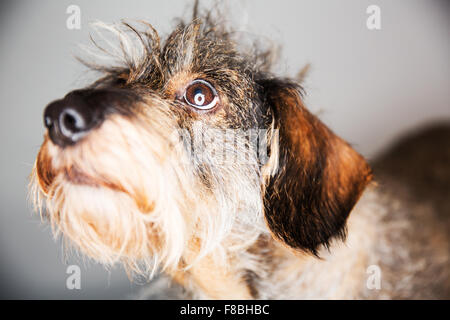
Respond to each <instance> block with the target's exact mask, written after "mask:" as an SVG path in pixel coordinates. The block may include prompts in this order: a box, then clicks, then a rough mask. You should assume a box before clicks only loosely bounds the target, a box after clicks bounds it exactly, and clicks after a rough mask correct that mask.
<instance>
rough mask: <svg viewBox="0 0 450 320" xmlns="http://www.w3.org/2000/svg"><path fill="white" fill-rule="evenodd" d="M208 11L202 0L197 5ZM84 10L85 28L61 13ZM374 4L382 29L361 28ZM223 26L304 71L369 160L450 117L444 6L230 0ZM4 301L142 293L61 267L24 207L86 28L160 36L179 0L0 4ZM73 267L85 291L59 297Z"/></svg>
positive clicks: (315, 106)
mask: <svg viewBox="0 0 450 320" xmlns="http://www.w3.org/2000/svg"><path fill="white" fill-rule="evenodd" d="M203 3H206V4H207V5H208V4H209V5H211V3H210V2H209V1H203ZM70 4H77V5H79V6H80V8H81V22H82V27H81V30H68V29H67V28H66V19H67V17H68V15H67V14H66V8H67V6H68V5H70ZM370 4H377V5H379V6H380V7H381V18H382V29H381V30H379V31H369V30H368V29H367V28H366V18H367V14H366V8H367V6H368V5H370ZM228 7H229V8H230V10H231V14H230V20H231V21H232V23H233V24H235V26H236V28H237V29H238V30H241V31H245V32H246V33H247V34H248V35H249V36H251V37H261V39H263V40H264V41H272V42H274V43H278V44H280V45H281V46H282V48H283V51H282V57H281V59H280V61H279V67H278V68H277V70H276V72H277V73H278V74H280V75H287V76H293V75H295V74H296V73H297V72H298V70H299V69H300V68H301V67H302V66H303V65H304V64H306V63H311V64H312V68H311V72H310V75H309V77H308V78H307V80H306V83H305V87H306V90H307V94H308V96H307V98H306V103H307V105H308V106H309V108H310V109H311V110H312V111H314V112H315V113H319V114H320V116H321V117H322V119H323V120H324V121H325V122H326V123H327V124H328V125H329V126H330V127H331V128H332V129H333V130H335V131H336V132H337V133H338V134H340V135H341V136H343V137H344V138H345V139H347V140H348V141H350V142H351V143H353V145H355V146H356V148H357V149H358V150H359V151H361V152H362V153H363V154H364V155H366V156H367V157H369V158H372V157H374V156H375V155H376V154H377V153H379V152H380V151H381V150H383V148H385V147H387V146H388V144H389V143H390V142H392V141H393V140H394V139H395V138H396V137H397V136H398V135H400V134H403V133H405V132H406V131H408V130H415V128H417V127H418V126H423V125H424V124H426V123H430V122H433V121H438V120H446V121H450V95H449V88H450V66H449V58H450V55H449V53H450V52H449V51H450V40H449V39H450V34H449V33H450V20H449V17H450V15H449V9H450V7H449V5H448V2H446V1H438V0H436V1H432V0H423V1H417V0H407V1H406V0H397V1H378V0H372V1H365V0H351V1H350V0H347V1H334V0H329V1H325V0H320V1H318V0H314V1H313V0H311V1H285V0H277V1H256V0H252V1H243V2H237V1H233V2H230V3H229V4H228ZM0 11H1V13H0V43H1V51H0V52H1V53H0V70H1V77H0V101H1V106H0V121H1V125H0V132H1V142H0V143H1V148H0V205H1V209H0V210H1V211H0V297H1V298H64V299H66V298H69V299H70V298H130V297H133V295H134V294H135V293H136V292H138V291H139V290H141V289H142V286H141V285H138V284H131V283H130V281H129V280H128V278H127V277H126V275H125V273H124V272H123V270H121V269H120V268H117V269H114V270H111V271H106V270H104V269H103V268H102V267H101V266H98V265H96V264H95V263H92V262H88V261H85V260H84V259H83V258H76V257H71V258H69V260H68V262H67V263H65V262H64V261H63V256H62V250H61V246H60V244H59V243H55V242H54V241H53V239H52V236H51V234H50V230H49V228H48V227H47V226H45V225H43V224H41V223H40V221H39V219H38V218H37V217H36V215H33V213H32V211H31V209H30V205H29V204H27V201H26V198H27V187H26V185H27V176H28V174H29V173H30V171H31V168H32V164H33V161H34V158H35V156H36V154H37V151H38V148H39V145H40V143H41V141H42V135H43V133H44V129H43V125H42V112H43V108H44V107H45V105H46V104H47V103H48V102H50V101H51V100H54V99H56V98H59V97H61V96H63V95H64V94H65V93H67V92H68V91H70V90H72V89H74V88H78V87H82V86H83V85H85V84H87V83H88V82H89V81H88V80H90V79H91V78H90V77H89V76H88V75H86V72H85V71H86V70H85V69H84V68H83V67H82V66H80V65H79V64H78V63H77V62H76V61H75V60H74V58H73V56H72V54H73V53H76V52H77V43H84V44H88V34H89V32H90V31H92V30H91V29H90V28H89V26H88V23H89V22H90V21H94V20H102V21H105V22H117V21H119V20H120V19H122V18H130V19H135V18H136V19H142V18H143V19H146V20H148V21H149V22H151V23H152V24H153V25H154V26H155V27H156V28H157V29H158V30H159V31H161V32H162V34H163V35H165V34H167V33H168V32H169V31H170V27H171V26H173V24H174V23H173V19H174V18H175V17H177V16H180V15H183V14H186V13H188V14H190V11H188V5H187V4H186V2H185V1H161V0H158V1H110V0H108V1H106V0H105V1H76V0H72V1H10V2H2V3H1V5H0ZM71 263H77V264H79V265H80V266H81V271H82V283H81V286H82V289H81V290H72V291H71V290H67V289H66V285H65V283H66V277H67V275H66V273H65V271H66V267H67V265H68V264H71Z"/></svg>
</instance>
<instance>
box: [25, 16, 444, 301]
mask: <svg viewBox="0 0 450 320" xmlns="http://www.w3.org/2000/svg"><path fill="white" fill-rule="evenodd" d="M197 16H198V12H197V8H196V9H195V13H194V20H193V21H192V22H191V23H184V22H180V23H179V25H178V26H177V27H176V29H175V31H174V32H173V33H171V34H170V35H169V37H168V38H167V39H166V40H165V41H161V39H160V38H159V35H158V34H157V32H156V31H155V30H154V28H153V27H152V26H151V25H150V24H148V23H146V22H140V23H139V24H140V26H141V27H140V28H141V29H138V27H137V26H132V25H130V24H129V23H126V22H124V23H123V24H120V25H107V24H104V23H96V25H95V26H96V27H97V28H100V29H103V30H106V31H109V32H110V33H112V34H113V35H114V36H115V37H116V38H117V39H118V41H116V42H114V41H112V40H111V39H109V38H108V37H106V36H104V34H103V33H101V36H100V38H101V40H102V41H101V42H102V43H100V42H99V41H98V40H93V41H94V43H95V45H96V48H97V51H96V52H95V56H96V60H97V61H98V60H102V59H103V58H102V57H106V61H107V63H106V64H102V63H101V61H100V62H92V61H91V60H83V62H84V63H85V64H86V65H88V66H89V67H90V68H92V69H94V70H97V71H99V72H101V73H102V76H101V78H100V79H99V80H98V81H96V82H95V83H94V84H93V85H92V86H90V88H91V89H92V90H97V89H101V88H103V89H105V90H108V89H109V88H114V90H121V91H124V92H133V93H134V95H135V96H137V97H139V98H133V99H132V101H127V102H126V103H123V104H125V106H124V107H121V108H125V109H126V112H121V113H112V114H109V115H108V116H107V118H106V120H105V121H104V122H103V123H102V124H101V126H99V127H98V128H96V129H95V130H93V131H92V132H91V133H89V135H88V136H86V137H85V138H83V139H82V140H81V141H80V142H79V143H77V144H76V145H74V146H69V147H66V148H64V149H62V148H60V147H58V146H56V145H55V144H53V143H52V142H51V140H50V138H49V137H48V136H46V137H45V138H44V143H43V145H42V147H41V150H40V152H39V154H38V157H37V160H36V164H35V168H34V170H33V174H32V186H31V188H32V192H33V193H34V194H35V199H36V201H35V203H36V207H37V210H40V211H41V212H43V211H44V210H45V212H46V214H47V215H48V216H47V217H48V219H49V220H50V222H51V224H52V227H53V230H54V233H55V234H62V235H64V236H65V237H67V238H68V239H69V241H70V242H71V243H73V244H74V245H75V246H76V248H78V249H80V250H81V251H82V252H84V253H86V254H87V255H89V256H90V257H92V258H94V259H96V260H98V261H100V262H102V263H104V264H105V265H112V264H114V263H117V262H121V263H124V264H125V265H126V266H127V267H128V268H129V269H130V270H132V271H135V272H138V273H141V274H145V275H150V276H151V275H153V273H154V271H155V270H156V269H157V268H158V267H161V268H162V269H163V270H164V271H165V272H166V273H167V274H168V275H170V277H171V278H173V279H174V280H175V282H177V283H179V284H180V285H181V286H182V287H184V288H185V289H186V290H187V292H188V294H189V296H191V297H198V298H241V299H247V298H337V297H344V298H357V297H381V298H385V297H386V298H388V297H396V296H402V295H401V294H398V293H399V292H400V291H398V290H397V288H396V287H395V285H394V283H395V282H396V280H397V279H396V278H395V276H394V277H392V276H391V275H389V272H391V270H392V265H393V263H394V261H397V260H396V259H397V258H396V254H399V253H398V252H395V254H393V251H392V250H391V249H390V247H389V243H390V242H389V241H390V240H388V239H389V237H390V234H391V233H392V232H394V233H395V232H397V231H398V230H400V229H402V230H403V226H400V225H399V226H398V228H397V227H394V226H393V225H391V227H390V228H391V229H388V228H384V227H382V226H381V223H382V220H383V219H384V217H385V216H387V211H386V209H385V207H383V205H375V204H374V203H377V202H378V201H379V199H380V198H379V195H378V194H377V192H375V191H368V192H367V194H366V195H365V196H364V197H363V199H362V201H361V202H360V204H359V205H358V206H357V208H356V209H355V212H354V214H353V215H352V218H351V219H350V220H349V232H348V233H349V239H348V242H347V246H344V245H342V244H341V245H340V246H339V245H337V243H340V242H339V241H338V239H343V238H345V234H346V233H345V225H346V222H347V217H348V215H349V213H350V211H351V210H352V208H353V205H354V204H355V202H356V201H357V200H358V199H359V197H360V195H361V193H362V191H363V189H364V187H365V186H366V185H367V184H368V182H369V181H370V179H371V173H370V168H369V167H368V166H367V164H366V162H365V161H364V159H363V158H362V157H361V156H360V155H358V154H357V153H356V152H355V151H354V150H353V149H352V148H351V147H350V146H349V145H347V144H346V143H345V142H344V141H342V140H341V139H339V138H338V137H337V136H335V135H334V134H333V133H332V132H331V131H330V130H329V129H327V128H326V127H325V126H324V125H323V124H322V123H321V122H320V121H319V120H318V119H317V118H315V117H314V116H313V115H311V114H310V113H309V112H308V111H307V110H306V109H305V108H304V107H303V105H302V103H301V88H300V87H299V85H298V84H295V83H294V82H293V81H289V80H280V79H276V78H273V77H272V76H271V75H270V74H269V73H268V65H269V63H268V61H270V59H269V57H270V51H264V50H263V51H258V50H256V49H254V48H253V49H251V50H249V48H247V49H245V48H244V49H243V48H239V46H238V44H237V43H236V42H235V41H234V39H233V34H232V33H231V32H230V31H228V30H226V28H225V27H223V26H222V25H220V24H219V25H217V24H216V23H214V19H213V18H212V17H211V15H209V14H208V15H206V16H205V17H204V19H203V21H202V19H199V18H198V17H197ZM199 78H200V79H208V81H209V82H210V83H211V84H212V85H213V86H214V87H215V88H216V90H217V91H218V94H219V96H220V105H219V106H218V107H217V108H216V109H214V110H213V111H211V112H200V111H194V110H192V109H191V108H189V107H188V106H187V105H186V104H184V103H183V102H182V101H181V99H180V96H181V94H182V92H183V90H184V88H185V87H186V86H187V84H188V83H189V82H190V81H192V80H195V79H199ZM252 128H263V129H266V130H268V134H267V135H266V136H265V137H264V140H265V141H264V142H265V144H266V145H267V146H269V158H268V161H266V162H264V163H263V162H262V161H261V159H260V158H259V157H258V150H257V148H256V147H255V145H253V144H251V143H249V141H248V140H247V139H246V137H245V136H244V135H238V136H236V141H235V143H234V144H233V146H232V147H231V148H228V150H227V152H228V153H227V155H231V157H230V158H225V159H222V158H221V159H220V161H219V159H218V157H217V146H218V143H217V141H220V139H221V138H222V136H223V133H224V132H226V130H235V129H238V130H247V129H252ZM180 132H183V133H184V134H185V136H184V138H186V137H187V138H188V140H190V141H197V139H200V138H201V139H200V140H201V141H204V142H205V141H206V143H203V144H202V145H201V146H200V147H196V148H195V149H194V152H189V151H192V150H188V149H189V148H187V147H186V145H185V142H186V141H185V139H181V138H183V137H180ZM242 155H245V161H244V162H240V161H236V159H237V158H240V157H242ZM400 224H401V223H400ZM395 226H396V225H395ZM392 228H393V229H394V230H392ZM405 228H406V229H407V228H408V226H406V227H405ZM380 244H381V245H380ZM327 248H330V250H331V251H327ZM380 250H381V252H380ZM383 250H388V251H389V252H385V251H383ZM310 253H313V254H315V255H317V256H320V257H321V259H318V258H317V257H314V256H313V255H311V254H310ZM377 255H378V256H377ZM386 255H389V257H391V258H392V259H394V260H393V261H391V262H389V261H388V258H386ZM377 257H378V258H377ZM385 262H386V263H385ZM411 263H413V262H411ZM439 263H444V264H445V263H448V255H447V256H446V257H443V258H442V261H440V262H439ZM370 264H379V265H380V266H382V268H383V267H385V269H384V270H386V271H387V274H388V276H387V277H386V286H384V289H386V290H385V291H383V294H379V292H377V291H376V292H368V291H367V288H366V286H365V280H366V274H365V269H366V268H367V266H368V265H370ZM392 272H393V271H392ZM411 274H414V272H411ZM405 290H406V291H408V290H411V289H405ZM405 296H407V294H405Z"/></svg>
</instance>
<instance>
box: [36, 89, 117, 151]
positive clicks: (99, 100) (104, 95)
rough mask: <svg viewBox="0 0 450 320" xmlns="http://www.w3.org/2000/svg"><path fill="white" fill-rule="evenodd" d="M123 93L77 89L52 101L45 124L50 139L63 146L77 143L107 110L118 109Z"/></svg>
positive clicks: (101, 120)
mask: <svg viewBox="0 0 450 320" xmlns="http://www.w3.org/2000/svg"><path fill="white" fill-rule="evenodd" d="M123 96H124V95H123V94H121V93H119V92H117V91H110V90H94V89H85V90H76V91H73V92H71V93H69V94H68V95H67V96H65V97H64V98H63V99H61V100H57V101H54V102H52V103H50V104H49V105H48V106H47V107H46V109H45V112H44V124H45V126H46V127H47V129H48V133H49V136H50V139H51V140H52V141H53V143H55V144H57V145H58V146H60V147H66V146H69V145H74V144H76V143H77V142H78V141H80V139H81V138H83V137H84V136H86V134H88V133H89V131H91V130H92V129H93V128H95V127H97V126H99V125H100V124H101V123H102V122H103V120H104V119H105V115H106V114H107V112H114V110H119V109H120V105H121V104H122V103H121V102H123Z"/></svg>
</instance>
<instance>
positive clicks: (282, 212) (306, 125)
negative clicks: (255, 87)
mask: <svg viewBox="0 0 450 320" xmlns="http://www.w3.org/2000/svg"><path fill="white" fill-rule="evenodd" d="M258 84H259V85H260V86H261V89H262V94H263V100H264V105H265V108H266V109H267V110H266V111H267V112H268V113H270V114H271V115H272V118H273V121H274V126H275V129H278V137H279V138H278V142H275V143H277V144H278V145H277V146H276V148H275V146H274V145H273V144H272V146H273V147H274V148H273V150H271V152H275V153H278V154H277V155H274V154H272V156H278V170H277V171H276V172H275V173H274V174H273V175H272V176H271V177H270V178H269V180H268V181H267V183H266V185H265V194H264V206H265V218H266V221H267V223H268V226H269V228H270V229H271V232H272V234H273V235H274V237H275V238H277V239H278V240H281V241H282V242H284V243H285V244H287V245H288V246H290V247H292V248H295V249H300V250H303V251H308V252H311V253H313V254H317V250H318V248H319V246H320V245H325V246H327V247H328V245H329V243H330V240H331V239H332V238H341V239H344V238H345V235H346V220H347V217H348V215H349V214H350V211H351V210H352V208H353V206H354V205H355V203H356V202H357V201H358V199H359V197H360V195H361V193H362V191H363V190H364V188H365V186H366V185H367V184H368V183H369V182H370V180H371V179H372V173H371V169H370V167H369V165H368V164H367V163H366V161H365V160H364V158H363V157H362V156H361V155H359V154H358V153H357V152H356V151H355V150H353V149H352V148H351V147H350V146H349V145H348V144H347V143H346V142H345V141H344V140H342V139H341V138H339V137H338V136H336V135H335V134H334V133H333V132H331V130H330V129H328V128H327V127H326V126H325V125H324V124H323V123H322V122H321V121H320V120H319V119H318V118H316V117H315V116H314V115H312V114H311V113H310V112H309V111H308V110H306V108H305V107H304V106H303V103H302V100H301V88H300V87H299V86H298V85H296V84H294V83H292V82H289V81H284V80H277V79H270V80H261V81H258Z"/></svg>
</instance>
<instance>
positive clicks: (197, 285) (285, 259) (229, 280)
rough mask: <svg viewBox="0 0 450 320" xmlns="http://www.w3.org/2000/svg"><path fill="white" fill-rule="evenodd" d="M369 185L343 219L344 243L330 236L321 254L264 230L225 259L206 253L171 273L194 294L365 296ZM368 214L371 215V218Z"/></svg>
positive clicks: (372, 234)
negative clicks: (298, 248)
mask: <svg viewBox="0 0 450 320" xmlns="http://www.w3.org/2000/svg"><path fill="white" fill-rule="evenodd" d="M374 196H376V195H375V192H374V191H373V190H371V189H369V190H367V191H366V192H365V195H364V196H363V198H362V199H361V201H360V202H359V203H358V204H357V206H356V207H355V209H354V210H353V212H352V214H351V216H350V218H349V221H348V238H347V240H346V242H345V243H342V242H339V241H335V243H333V245H332V246H331V247H330V248H329V249H326V248H323V249H322V250H321V251H320V254H319V256H320V258H318V257H315V256H313V255H311V254H307V253H302V252H297V251H294V250H292V249H291V248H288V247H286V246H285V245H283V244H281V243H280V242H278V241H276V240H274V239H273V237H272V236H271V234H270V233H269V231H267V232H266V233H263V232H262V233H261V235H260V237H259V238H258V239H257V240H256V241H255V242H254V243H253V245H251V246H250V247H248V248H247V249H243V250H241V251H236V252H232V253H230V256H229V257H228V260H227V263H221V262H218V261H216V260H215V259H214V258H212V257H209V256H207V257H205V258H203V259H201V260H200V261H198V262H197V263H195V265H193V266H192V267H191V268H189V269H188V270H186V271H177V272H173V273H171V274H170V276H171V277H172V278H173V279H174V280H175V281H176V282H178V283H180V284H181V285H182V286H183V287H184V288H187V289H188V290H189V291H191V292H192V294H193V296H194V297H196V298H204V299H255V298H256V299H274V298H276V299H280V298H284V299H293V298H296V299H298V298H306V299H314V298H324V297H327V298H355V297H360V296H361V295H365V294H364V291H365V290H367V288H366V278H367V274H366V269H367V267H368V266H369V265H370V264H372V263H373V261H372V259H371V257H369V256H368V252H371V251H373V250H371V247H372V246H373V245H374V243H375V242H376V237H377V234H376V230H375V227H374V226H375V225H376V223H375V221H374V219H377V218H378V217H377V216H373V212H374V211H373V208H371V207H370V206H371V203H373V199H372V198H373V197H374ZM370 215H372V217H370Z"/></svg>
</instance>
